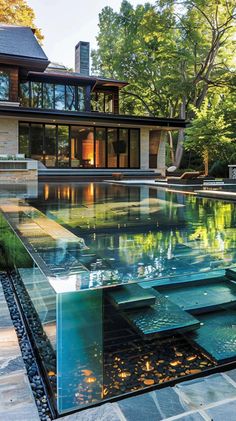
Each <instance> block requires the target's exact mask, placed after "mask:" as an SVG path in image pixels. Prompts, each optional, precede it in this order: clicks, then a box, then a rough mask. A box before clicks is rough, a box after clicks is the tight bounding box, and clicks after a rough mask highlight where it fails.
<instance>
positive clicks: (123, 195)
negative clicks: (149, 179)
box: [0, 183, 236, 414]
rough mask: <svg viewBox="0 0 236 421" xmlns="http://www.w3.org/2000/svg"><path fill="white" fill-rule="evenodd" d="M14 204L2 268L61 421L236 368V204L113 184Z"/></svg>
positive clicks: (1, 240)
mask: <svg viewBox="0 0 236 421" xmlns="http://www.w3.org/2000/svg"><path fill="white" fill-rule="evenodd" d="M4 196H5V197H3V198H2V199H1V200H0V211H1V217H0V256H1V260H0V261H2V262H3V263H2V265H3V264H4V266H5V267H6V268H8V270H10V273H11V277H12V282H13V284H14V287H15V289H16V292H17V296H18V298H19V301H20V304H21V307H22V310H23V312H24V314H25V316H26V319H27V322H28V325H29V328H30V330H31V334H32V337H33V338H34V342H35V344H36V346H37V350H38V357H39V359H40V362H41V367H42V371H43V373H44V376H45V379H46V382H47V384H48V388H49V389H50V392H51V394H52V396H53V399H54V403H55V407H56V408H57V410H58V413H61V414H63V413H66V412H69V411H72V410H75V409H77V408H82V407H87V406H90V405H93V404H96V403H99V402H101V401H103V400H107V399H110V398H113V397H119V396H124V395H126V394H127V393H132V392H137V391H140V390H143V389H145V388H148V387H153V386H155V385H160V384H162V383H165V382H169V381H171V380H177V379H180V378H184V377H185V376H193V375H199V374H200V373H201V372H204V371H205V370H208V369H211V368H214V367H216V366H217V365H221V364H224V363H227V362H232V361H234V360H236V332H235V329H233V326H235V321H236V284H235V281H236V270H234V267H236V253H235V238H236V228H235V222H236V211H235V205H234V204H233V203H226V202H223V201H214V200H209V199H201V198H198V197H197V196H195V195H194V194H189V195H183V194H181V193H179V192H174V193H173V192H172V193H171V192H168V191H166V190H164V189H157V188H152V187H148V186H140V187H139V186H133V187H128V186H120V185H112V184H109V183H61V184H59V185H58V184H54V183H42V184H41V183H40V184H39V189H38V197H34V198H29V199H24V198H22V197H20V198H13V197H12V196H11V197H9V198H7V197H6V195H4Z"/></svg>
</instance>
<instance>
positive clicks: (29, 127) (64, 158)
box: [19, 122, 140, 168]
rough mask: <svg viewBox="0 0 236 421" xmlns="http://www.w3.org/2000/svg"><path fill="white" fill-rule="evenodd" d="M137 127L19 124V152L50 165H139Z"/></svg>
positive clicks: (132, 166)
mask: <svg viewBox="0 0 236 421" xmlns="http://www.w3.org/2000/svg"><path fill="white" fill-rule="evenodd" d="M139 136H140V133H139V129H124V128H120V129H117V128H106V127H96V128H95V127H88V126H75V125H73V126H69V125H57V124H39V123H25V122H22V123H20V124H19V151H20V153H24V154H25V155H26V156H28V157H31V158H33V159H37V160H39V161H41V162H42V163H43V164H44V165H45V166H46V167H49V168H55V167H59V168H139V159H140V158H139V142H140V139H139Z"/></svg>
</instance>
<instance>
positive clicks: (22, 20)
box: [0, 0, 43, 41]
mask: <svg viewBox="0 0 236 421" xmlns="http://www.w3.org/2000/svg"><path fill="white" fill-rule="evenodd" d="M34 20H35V13H34V11H33V9H32V8H31V7H30V6H28V4H27V3H26V1H25V0H0V22H2V23H6V24H12V25H23V26H30V27H31V28H32V29H34V30H35V35H36V37H37V39H38V40H39V41H42V40H43V35H42V33H41V29H39V28H37V27H36V25H35V23H34Z"/></svg>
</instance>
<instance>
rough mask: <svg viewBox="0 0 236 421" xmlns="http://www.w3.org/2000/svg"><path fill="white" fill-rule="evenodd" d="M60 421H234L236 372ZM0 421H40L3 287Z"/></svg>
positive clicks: (235, 420)
mask: <svg viewBox="0 0 236 421" xmlns="http://www.w3.org/2000/svg"><path fill="white" fill-rule="evenodd" d="M59 420H60V421H164V420H165V421H167V420H168V421H174V420H179V421H204V420H205V421H226V420H227V421H236V369H235V370H231V371H228V372H226V373H220V374H213V375H211V376H208V377H203V378H199V379H195V380H191V381H186V382H183V383H179V384H177V385H176V386H174V387H166V388H163V389H160V390H156V391H153V392H146V393H143V394H141V395H138V396H133V397H130V398H126V399H122V400H120V401H117V402H114V403H106V404H103V405H100V406H98V407H96V408H92V409H87V410H84V411H80V412H77V413H75V414H72V415H67V416H64V417H62V418H58V421H59ZM0 421H39V415H38V411H37V407H36V404H35V401H34V398H33V394H32V391H31V388H30V384H29V380H28V377H27V374H26V370H25V366H24V362H23V359H22V355H21V351H20V348H19V344H18V340H17V336H16V333H15V329H14V327H13V325H12V321H11V318H10V314H9V311H8V307H7V304H6V302H5V297H4V294H3V291H2V287H1V285H0Z"/></svg>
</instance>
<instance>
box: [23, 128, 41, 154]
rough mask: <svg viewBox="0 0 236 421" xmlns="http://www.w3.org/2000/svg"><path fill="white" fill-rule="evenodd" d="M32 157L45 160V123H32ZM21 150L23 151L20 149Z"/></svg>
mask: <svg viewBox="0 0 236 421" xmlns="http://www.w3.org/2000/svg"><path fill="white" fill-rule="evenodd" d="M30 139H31V142H30V143H31V148H30V149H31V158H33V159H37V161H41V162H44V149H43V146H44V128H43V124H31V126H30ZM20 152H21V151H20Z"/></svg>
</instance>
